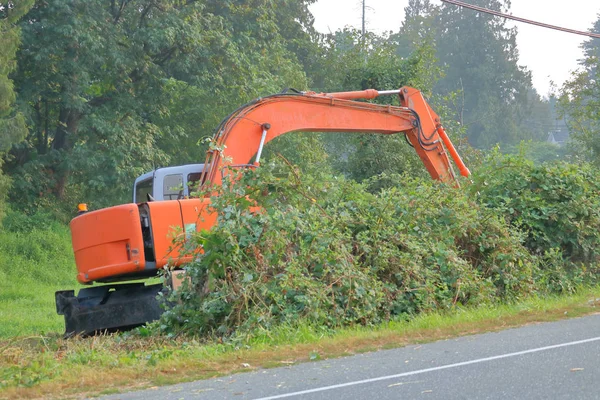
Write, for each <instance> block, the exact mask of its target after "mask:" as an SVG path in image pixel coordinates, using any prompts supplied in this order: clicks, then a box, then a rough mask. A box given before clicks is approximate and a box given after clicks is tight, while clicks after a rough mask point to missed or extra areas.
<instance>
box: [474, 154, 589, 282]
mask: <svg viewBox="0 0 600 400" xmlns="http://www.w3.org/2000/svg"><path fill="white" fill-rule="evenodd" d="M468 189H469V192H470V193H471V195H472V196H476V197H477V198H478V202H479V203H480V204H482V205H483V206H485V207H486V208H488V209H489V210H491V211H493V212H494V213H496V214H497V215H499V216H502V217H503V218H504V219H505V220H506V221H507V223H508V224H509V225H510V227H511V229H513V230H519V231H520V232H522V234H523V245H524V246H525V247H526V248H527V249H528V251H529V252H530V253H531V254H533V255H536V256H538V258H539V271H538V274H537V277H536V279H537V280H539V282H538V283H537V286H538V287H540V288H542V289H546V290H552V291H573V290H574V289H575V288H576V286H577V285H580V284H585V283H593V282H595V281H596V280H597V276H598V266H597V264H598V261H599V256H600V253H599V249H600V234H599V232H600V173H598V171H597V169H596V168H594V167H593V166H592V165H591V164H587V163H568V162H564V161H561V162H555V163H551V164H550V163H546V164H542V165H534V163H532V162H531V161H528V160H526V159H525V158H524V157H522V156H514V155H508V156H507V155H501V154H499V153H498V152H492V153H491V154H490V155H489V156H488V157H487V158H486V160H485V162H483V163H482V165H481V167H480V168H479V169H478V171H477V173H476V174H475V175H474V176H473V184H472V185H470V186H469V187H468Z"/></svg>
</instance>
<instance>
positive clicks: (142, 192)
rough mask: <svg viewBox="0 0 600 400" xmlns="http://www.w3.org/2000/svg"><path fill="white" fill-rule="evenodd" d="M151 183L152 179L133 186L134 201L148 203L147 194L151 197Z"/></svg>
mask: <svg viewBox="0 0 600 400" xmlns="http://www.w3.org/2000/svg"><path fill="white" fill-rule="evenodd" d="M152 181H153V178H148V179H145V180H143V181H140V182H138V184H137V185H136V186H135V201H136V202H138V203H142V202H144V201H148V194H150V195H152Z"/></svg>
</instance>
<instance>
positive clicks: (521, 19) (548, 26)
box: [442, 0, 600, 39]
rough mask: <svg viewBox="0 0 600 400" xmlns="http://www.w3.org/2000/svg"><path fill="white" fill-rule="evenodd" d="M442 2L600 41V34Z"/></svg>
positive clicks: (456, 3)
mask: <svg viewBox="0 0 600 400" xmlns="http://www.w3.org/2000/svg"><path fill="white" fill-rule="evenodd" d="M442 1H443V2H444V3H449V4H453V5H455V6H459V7H464V8H470V9H471V10H475V11H479V12H482V13H486V14H492V15H496V16H498V17H502V18H507V19H512V20H515V21H519V22H524V23H526V24H531V25H536V26H541V27H542V28H549V29H554V30H557V31H561V32H567V33H573V34H575V35H582V36H589V37H591V38H596V39H600V33H592V32H583V31H576V30H574V29H568V28H562V27H560V26H556V25H550V24H545V23H543V22H537V21H532V20H530V19H525V18H520V17H515V16H514V15H510V14H504V13H501V12H498V11H494V10H490V9H487V8H483V7H478V6H474V5H472V4H467V3H463V2H462V1H457V0H442Z"/></svg>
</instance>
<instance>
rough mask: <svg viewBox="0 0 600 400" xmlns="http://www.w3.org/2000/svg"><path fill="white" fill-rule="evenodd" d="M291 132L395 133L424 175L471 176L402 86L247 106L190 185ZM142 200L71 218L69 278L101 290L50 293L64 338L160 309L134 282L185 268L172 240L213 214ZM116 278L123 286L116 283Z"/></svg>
mask: <svg viewBox="0 0 600 400" xmlns="http://www.w3.org/2000/svg"><path fill="white" fill-rule="evenodd" d="M381 95H398V96H399V99H400V106H391V105H378V104H372V103H368V102H363V101H356V100H360V99H374V98H376V97H378V96H381ZM297 131H303V132H307V131H309V132H356V133H378V134H383V135H391V134H396V133H404V134H405V135H406V138H407V140H408V141H409V142H410V144H411V145H412V146H413V147H414V149H415V151H416V152H417V154H418V155H419V157H420V158H421V160H422V161H423V164H424V165H425V168H426V169H427V171H429V174H430V175H431V177H432V178H433V179H437V180H440V181H445V182H448V181H452V180H455V179H456V176H455V173H454V171H453V168H452V165H451V163H450V158H449V157H448V154H449V155H450V157H451V158H452V159H453V160H454V163H455V164H456V166H457V167H458V170H459V171H460V174H461V175H463V176H468V175H469V174H470V173H469V170H468V169H467V167H466V166H465V164H464V163H463V161H462V160H461V158H460V156H459V155H458V153H457V151H456V149H455V147H454V145H453V144H452V142H451V141H450V139H449V137H448V135H447V134H446V132H445V131H444V128H443V127H442V125H441V123H440V119H439V117H438V115H437V114H436V113H435V112H434V111H433V110H432V109H431V107H430V106H429V105H428V104H427V102H426V101H425V99H424V97H423V95H422V94H421V92H419V91H418V90H416V89H413V88H409V87H403V88H401V89H399V90H389V91H377V90H373V89H368V90H364V91H357V92H339V93H319V94H317V93H314V92H293V93H282V94H276V95H272V96H268V97H263V98H259V99H257V100H254V101H252V102H250V103H248V104H246V105H244V106H242V107H240V108H239V109H238V110H236V111H235V112H233V113H232V114H231V115H229V116H228V117H227V118H225V119H224V120H223V122H221V124H220V125H219V127H218V128H217V130H216V134H215V137H214V139H213V143H214V144H215V145H214V146H212V149H213V150H209V151H208V153H207V157H206V161H205V163H204V165H203V168H202V172H201V176H200V177H199V179H198V180H199V181H200V182H202V183H204V184H207V183H212V184H217V185H218V184H220V183H221V181H222V179H223V176H224V174H225V173H226V172H227V170H228V169H230V168H244V167H255V166H258V165H259V163H260V159H261V155H262V151H263V148H264V146H265V144H266V143H268V142H269V141H271V140H273V139H274V138H276V137H278V136H280V135H283V134H285V133H289V132H297ZM215 149H218V150H215ZM253 158H254V162H253V163H252V164H250V162H251V160H252V159H253ZM155 184H161V182H158V183H155ZM140 200H141V199H138V200H137V201H140ZM151 200H152V199H151V196H149V198H148V201H146V202H141V203H137V204H124V205H118V206H114V207H110V208H105V209H101V210H96V211H90V212H84V213H81V214H80V215H78V216H77V217H75V218H74V219H73V220H72V221H71V224H70V227H71V236H72V242H73V251H74V253H75V262H76V265H77V270H78V275H77V280H78V281H79V282H80V283H82V284H86V285H91V284H93V283H101V284H102V285H95V286H91V287H87V288H84V289H81V290H80V291H79V293H78V295H75V293H74V291H73V290H66V291H59V292H56V309H57V312H58V314H60V315H64V318H65V330H66V334H67V335H71V334H90V333H93V332H97V331H106V330H116V329H124V328H129V327H134V326H139V325H142V324H144V323H146V322H148V321H152V320H156V319H157V318H158V317H159V316H160V315H161V313H162V312H163V309H162V308H161V306H160V304H159V302H158V300H157V297H158V295H159V293H160V292H161V291H162V290H164V287H163V285H162V284H152V285H146V284H145V283H144V282H143V281H142V282H139V280H141V279H145V278H148V277H152V276H155V275H156V274H157V272H158V271H159V270H161V269H163V268H165V267H169V268H174V269H180V268H181V267H182V266H183V265H185V264H186V263H188V262H190V261H191V256H189V255H187V254H185V253H184V252H183V251H182V249H181V248H178V247H176V246H175V245H174V244H173V238H174V236H176V235H188V234H190V233H191V232H199V231H203V230H210V228H211V227H212V226H213V225H214V224H215V223H216V219H217V215H216V214H215V213H214V212H211V211H209V208H210V207H208V206H209V204H210V199H209V198H195V199H187V198H183V196H180V198H178V199H173V200H165V201H151ZM183 238H185V236H183ZM184 240H185V239H184ZM180 242H181V241H180ZM124 281H130V282H128V283H120V282H124ZM131 281H137V282H133V283H131Z"/></svg>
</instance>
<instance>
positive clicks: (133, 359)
mask: <svg viewBox="0 0 600 400" xmlns="http://www.w3.org/2000/svg"><path fill="white" fill-rule="evenodd" d="M599 295H600V287H595V288H590V289H582V290H580V291H579V292H578V294H576V295H571V296H556V297H545V298H532V299H529V300H527V301H524V302H522V303H518V304H513V305H498V306H481V307H478V308H470V309H455V310H452V311H450V312H448V313H443V314H442V313H432V314H428V315H421V316H418V317H416V318H414V319H412V320H411V321H408V322H390V323H387V324H383V325H380V326H378V327H368V328H367V327H356V328H350V329H343V330H339V331H336V332H328V331H324V330H323V329H319V328H314V327H310V326H300V327H285V326H284V327H280V328H278V329H275V330H273V331H264V332H259V333H257V334H255V335H253V336H252V337H248V338H245V339H240V341H238V342H237V343H236V344H215V343H201V342H198V341H195V340H190V339H185V338H177V339H168V338H164V337H161V338H158V337H147V338H140V337H134V336H127V335H120V336H119V335H114V336H99V337H93V338H75V339H70V340H63V339H61V338H60V337H58V336H56V335H55V336H41V335H33V336H29V337H20V338H13V339H8V340H6V339H0V398H2V399H4V398H7V399H8V398H10V399H13V398H58V397H60V398H65V397H73V398H78V397H83V396H90V395H97V394H106V393H115V392H117V391H125V390H135V389H142V388H147V387H152V386H158V385H165V384H173V383H178V382H184V381H189V380H195V379H203V378H210V377H214V376H219V375H224V374H229V373H235V372H242V371H245V370H248V369H254V368H270V367H276V366H284V365H290V364H294V363H298V362H305V361H311V360H315V359H324V358H333V357H340V356H345V355H351V354H356V353H360V352H365V351H372V350H378V349H384V348H394V347H401V346H404V345H407V344H410V343H423V342H430V341H435V340H440V339H446V338H450V337H456V336H462V335H470V334H476V333H483V332H490V331H497V330H501V329H506V328H510V327H516V326H521V325H524V324H528V323H535V322H547V321H555V320H559V319H563V318H568V317H577V316H582V315H586V314H591V313H595V312H596V311H597V309H596V306H597V301H598V300H597V297H598V296H599ZM599 304H600V303H599ZM248 365H250V367H248Z"/></svg>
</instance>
